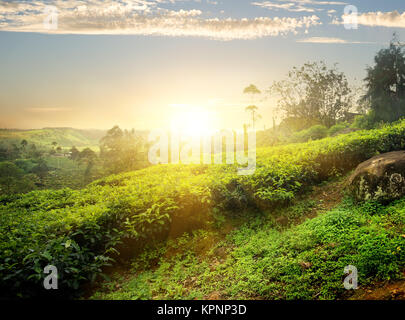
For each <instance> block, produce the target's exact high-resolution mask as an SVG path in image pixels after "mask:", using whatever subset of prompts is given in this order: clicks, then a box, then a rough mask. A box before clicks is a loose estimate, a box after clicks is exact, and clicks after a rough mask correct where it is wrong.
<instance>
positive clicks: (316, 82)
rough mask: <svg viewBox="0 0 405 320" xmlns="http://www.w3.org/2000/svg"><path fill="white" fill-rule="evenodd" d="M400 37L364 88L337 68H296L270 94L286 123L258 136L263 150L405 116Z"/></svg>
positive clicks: (378, 57)
mask: <svg viewBox="0 0 405 320" xmlns="http://www.w3.org/2000/svg"><path fill="white" fill-rule="evenodd" d="M402 47H403V46H402V45H401V43H400V42H399V40H398V39H397V37H396V35H394V37H393V39H392V41H391V43H390V45H389V47H388V48H385V49H382V50H380V51H379V52H378V53H377V54H376V56H375V58H374V65H373V66H370V67H367V69H366V72H367V76H366V78H365V79H364V88H353V87H352V86H351V85H349V82H348V80H347V77H346V76H345V74H344V73H343V72H341V71H339V70H338V69H337V66H336V65H334V66H333V67H328V66H327V65H326V64H325V62H322V61H321V62H313V63H306V64H304V65H303V66H302V67H300V68H297V67H294V68H293V69H292V70H291V71H290V72H288V74H287V77H286V78H285V79H283V80H281V81H276V82H274V84H273V85H272V86H271V87H270V88H269V90H268V94H269V95H270V96H272V97H277V99H278V102H277V113H278V114H279V115H281V118H282V119H281V122H280V124H279V125H275V122H274V119H273V128H272V129H269V130H264V131H261V132H258V146H267V145H276V144H283V143H291V142H305V141H308V140H317V139H322V138H325V137H327V136H333V135H336V134H339V133H348V132H351V131H355V130H356V129H373V128H378V127H380V126H381V125H382V124H384V123H391V122H394V121H396V120H399V119H401V118H402V117H404V116H405V52H404V50H403V48H402Z"/></svg>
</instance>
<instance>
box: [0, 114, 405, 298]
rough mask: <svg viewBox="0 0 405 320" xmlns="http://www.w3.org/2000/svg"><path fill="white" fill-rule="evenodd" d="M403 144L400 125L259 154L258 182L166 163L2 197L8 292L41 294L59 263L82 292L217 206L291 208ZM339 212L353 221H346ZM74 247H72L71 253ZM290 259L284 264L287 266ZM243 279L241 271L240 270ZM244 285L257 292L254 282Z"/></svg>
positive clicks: (0, 259) (1, 256) (2, 255)
mask: <svg viewBox="0 0 405 320" xmlns="http://www.w3.org/2000/svg"><path fill="white" fill-rule="evenodd" d="M404 137H405V121H401V122H398V123H396V124H393V125H386V126H383V127H382V128H380V129H375V130H370V131H357V132H353V133H350V134H347V135H341V136H337V137H329V138H325V139H322V140H317V141H311V142H308V143H305V144H292V145H286V146H280V147H271V148H263V149H259V150H258V154H257V158H258V159H257V168H256V171H255V173H254V174H253V175H250V176H238V175H237V170H236V169H237V166H236V165H235V166H226V165H212V166H208V165H159V166H153V167H150V168H147V169H143V170H139V171H135V172H130V173H125V174H120V175H113V176H110V177H107V178H104V179H101V180H98V181H95V182H93V183H91V184H90V185H88V186H87V187H86V188H84V189H82V190H80V191H75V190H70V189H64V190H59V191H34V192H31V193H28V194H25V195H14V196H13V197H3V198H0V220H1V221H0V244H1V245H0V277H1V278H2V279H3V281H2V283H1V284H0V286H1V289H2V290H0V291H1V292H8V293H9V294H10V291H9V290H11V293H13V294H18V293H21V292H22V288H24V289H25V288H27V287H29V288H32V293H33V294H34V293H35V294H37V293H38V290H39V291H40V290H41V289H42V285H41V281H40V275H41V272H42V270H43V267H45V266H46V265H47V264H49V262H52V263H53V264H55V265H57V266H61V270H60V272H61V277H62V279H63V281H64V282H63V287H62V288H66V289H69V288H70V289H72V290H75V288H76V287H77V283H79V284H81V283H83V282H85V281H88V280H91V279H94V278H95V276H96V275H97V274H100V273H101V269H102V266H105V265H107V264H109V263H110V260H109V259H110V258H111V257H114V258H117V257H118V258H120V256H118V255H117V251H118V252H120V253H121V257H122V258H123V259H125V258H126V257H127V254H131V253H133V252H134V249H133V248H134V247H139V246H142V245H145V244H147V243H149V242H153V241H162V240H164V239H166V238H167V237H168V236H170V237H174V236H178V235H181V234H182V233H183V232H185V231H190V230H193V229H196V228H199V227H203V226H204V225H205V224H207V223H208V224H210V223H211V220H212V221H214V224H215V223H220V222H221V219H222V218H221V216H220V215H218V211H214V209H215V208H216V209H217V210H220V212H221V213H223V214H226V213H227V212H230V211H232V212H243V210H245V209H248V208H258V209H266V208H275V207H277V206H280V205H285V204H287V203H289V202H291V200H292V199H293V198H294V197H295V196H296V195H298V194H299V193H302V192H303V191H305V190H306V189H307V188H308V187H309V186H310V185H312V184H313V183H314V182H317V181H324V180H327V179H329V178H330V177H334V176H336V175H337V174H340V173H343V172H346V171H348V170H351V169H353V168H354V167H355V166H356V165H357V164H358V163H360V162H361V161H364V160H366V159H368V158H370V157H371V156H373V155H375V154H376V153H378V152H380V153H382V152H388V151H393V150H403V149H404V147H405V138H404ZM253 211H254V210H253ZM292 214H293V215H294V214H297V215H299V214H300V213H299V212H296V213H292ZM334 215H336V214H332V216H334ZM341 215H342V216H341V219H346V218H347V219H348V214H346V213H342V214H341ZM339 219H340V218H339ZM347 225H348V226H351V224H350V223H348V224H347ZM356 226H357V224H356ZM314 227H315V226H314ZM319 228H321V227H319ZM325 228H326V227H325ZM356 228H357V227H356ZM305 230H306V229H305ZM358 236H359V237H360V236H363V234H358ZM302 239H303V240H302V243H301V242H300V243H299V244H298V242H297V244H296V245H299V246H304V245H305V242H306V240H305V239H306V238H305V237H303V238H302ZM311 239H312V238H311ZM67 240H70V241H71V242H70V243H71V244H72V247H73V249H71V248H70V247H69V248H66V241H67ZM388 240H389V239H388V238H387V239H385V238H384V239H382V240H381V241H388ZM297 241H298V240H297ZM308 241H309V240H308ZM311 241H312V240H311ZM384 243H385V242H384ZM386 243H387V245H388V244H389V243H388V242H386ZM64 244H65V245H64ZM73 244H77V248H78V249H77V248H75V246H73ZM66 250H70V251H66ZM280 253H281V252H280ZM286 254H287V256H286V257H284V258H283V259H288V252H287V253H286ZM76 256H77V260H75V259H74V258H73V257H76ZM280 259H281V258H280ZM77 261H79V262H77ZM77 263H80V268H78V264H77ZM71 267H72V268H74V270H77V272H71V269H70V268H71ZM291 268H292V267H291ZM294 268H295V267H294ZM238 272H240V273H241V274H243V272H242V269H240V270H239V271H238ZM255 277H257V274H255ZM245 285H246V287H249V282H247V283H245ZM173 290H177V289H173ZM263 290H264V289H263ZM24 292H25V290H24Z"/></svg>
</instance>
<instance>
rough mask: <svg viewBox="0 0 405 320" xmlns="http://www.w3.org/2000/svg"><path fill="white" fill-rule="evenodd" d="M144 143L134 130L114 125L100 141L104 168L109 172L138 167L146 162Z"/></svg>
mask: <svg viewBox="0 0 405 320" xmlns="http://www.w3.org/2000/svg"><path fill="white" fill-rule="evenodd" d="M145 148H146V143H145V141H144V138H143V137H142V136H140V135H136V133H135V130H131V131H128V130H121V129H120V127H118V126H115V127H113V128H112V129H110V130H109V131H108V132H107V134H106V136H105V137H103V138H102V139H101V141H100V150H101V152H100V157H101V159H102V160H103V162H104V168H105V169H107V171H109V172H111V173H119V172H124V171H130V170H135V169H139V168H141V167H144V166H145V163H146V158H145V157H146V156H145V155H146V152H144V151H145V150H144V149H145Z"/></svg>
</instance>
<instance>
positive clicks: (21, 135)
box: [0, 128, 106, 148]
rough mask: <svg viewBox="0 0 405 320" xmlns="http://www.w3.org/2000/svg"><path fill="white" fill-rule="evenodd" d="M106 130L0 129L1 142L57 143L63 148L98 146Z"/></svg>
mask: <svg viewBox="0 0 405 320" xmlns="http://www.w3.org/2000/svg"><path fill="white" fill-rule="evenodd" d="M105 133H106V131H104V130H95V129H94V130H93V129H88V130H87V129H86V130H83V129H74V128H43V129H33V130H18V129H0V141H1V142H10V143H19V142H20V141H21V140H23V139H25V140H27V141H28V142H31V143H35V144H37V145H44V146H45V145H48V146H49V145H51V144H52V142H57V143H58V145H59V146H61V147H65V148H68V147H72V146H76V147H91V146H97V145H98V144H99V140H100V139H101V138H102V137H103V136H104V135H105Z"/></svg>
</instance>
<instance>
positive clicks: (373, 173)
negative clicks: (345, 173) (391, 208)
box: [349, 151, 405, 202]
mask: <svg viewBox="0 0 405 320" xmlns="http://www.w3.org/2000/svg"><path fill="white" fill-rule="evenodd" d="M349 189H350V191H351V192H352V194H353V196H354V197H355V198H356V199H357V200H359V201H364V200H377V201H380V202H389V201H392V200H395V199H399V198H401V197H403V196H405V151H395V152H388V153H384V154H380V155H378V156H375V157H373V158H371V159H369V160H367V161H365V162H362V163H360V164H359V165H358V167H357V168H356V170H355V171H354V172H353V174H352V175H351V176H350V178H349Z"/></svg>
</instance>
